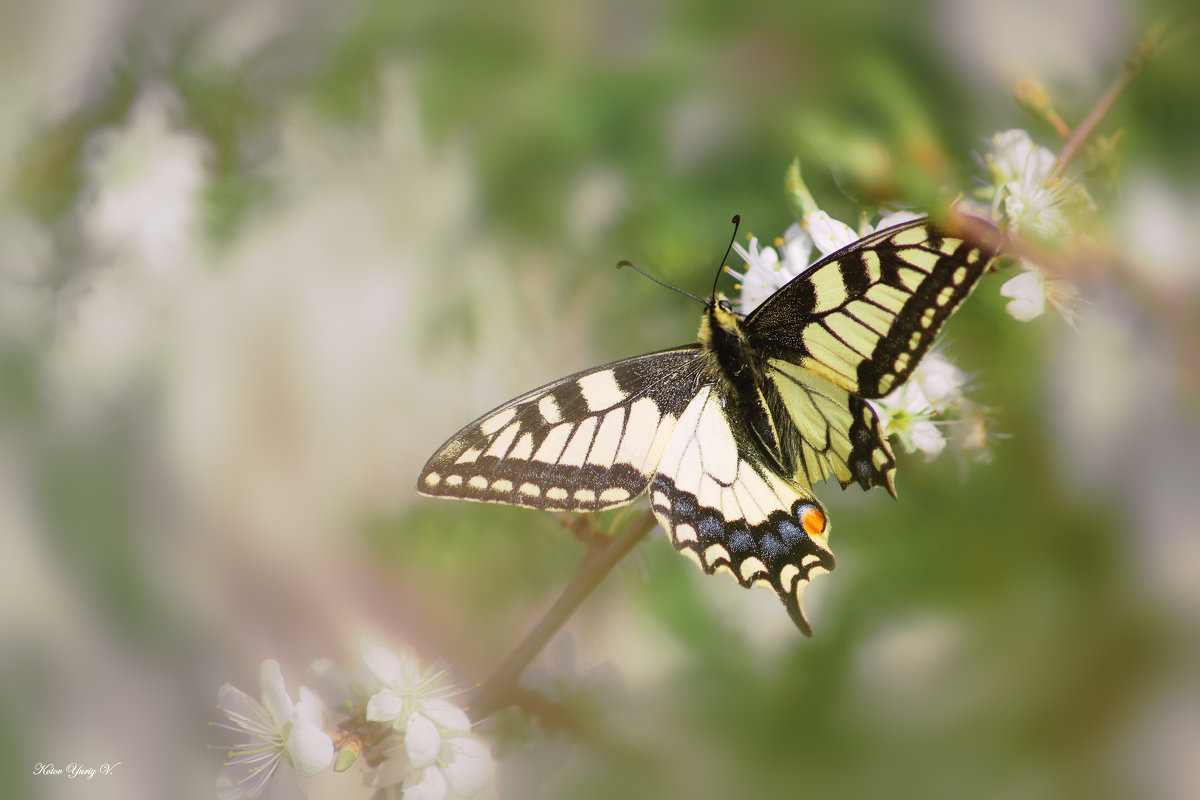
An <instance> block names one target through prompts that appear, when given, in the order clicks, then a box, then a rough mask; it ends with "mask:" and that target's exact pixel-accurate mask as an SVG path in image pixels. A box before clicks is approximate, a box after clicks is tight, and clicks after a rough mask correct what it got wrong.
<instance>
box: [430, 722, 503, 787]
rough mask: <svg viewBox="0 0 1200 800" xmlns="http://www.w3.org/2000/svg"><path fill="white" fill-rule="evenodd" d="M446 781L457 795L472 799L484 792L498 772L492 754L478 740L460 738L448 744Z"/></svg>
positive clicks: (445, 768) (445, 769)
mask: <svg viewBox="0 0 1200 800" xmlns="http://www.w3.org/2000/svg"><path fill="white" fill-rule="evenodd" d="M447 749H448V750H449V751H450V753H449V755H448V756H447V757H446V759H445V760H446V766H445V767H443V768H442V769H443V771H444V772H445V773H446V780H447V781H448V782H449V783H450V788H451V789H453V790H454V792H455V793H456V794H459V795H462V796H463V797H471V796H473V795H476V794H479V793H480V792H482V791H483V790H484V789H485V788H486V787H487V785H488V784H489V783H491V782H492V777H493V775H495V772H496V765H495V763H494V762H493V761H492V753H491V751H490V750H488V747H487V745H486V744H484V743H483V742H481V741H479V740H478V739H473V738H468V737H466V736H460V737H458V738H457V739H451V740H450V741H449V742H448V743H447Z"/></svg>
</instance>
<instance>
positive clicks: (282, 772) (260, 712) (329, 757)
mask: <svg viewBox="0 0 1200 800" xmlns="http://www.w3.org/2000/svg"><path fill="white" fill-rule="evenodd" d="M260 680H261V683H262V702H261V703H259V702H257V701H255V700H254V699H253V698H252V697H250V696H249V695H247V694H246V693H245V692H243V691H241V690H240V689H237V688H235V687H233V686H232V685H230V684H228V683H227V684H225V685H224V686H222V687H221V690H220V692H219V694H218V700H219V702H218V704H217V707H218V708H219V709H221V712H222V713H224V714H225V717H226V719H227V720H228V722H225V723H213V724H215V725H216V726H217V727H221V728H225V729H226V730H231V731H235V732H236V733H238V734H241V735H242V736H243V737H247V738H244V739H243V740H242V741H240V742H239V743H237V744H235V745H234V746H233V747H230V748H229V751H228V756H227V759H226V761H225V767H224V769H222V770H221V775H220V777H219V778H217V796H218V797H220V798H222V800H226V799H229V800H233V798H242V797H245V798H264V797H278V798H294V797H303V796H304V795H305V792H304V785H303V783H301V780H300V779H302V778H309V777H312V776H313V775H316V774H317V773H318V772H321V771H323V770H325V769H327V768H328V767H329V765H330V764H331V763H332V762H333V740H332V739H331V738H330V737H329V736H328V735H327V734H326V733H325V732H324V731H323V730H322V729H321V722H322V721H323V717H324V708H323V707H322V706H321V702H320V700H319V699H318V698H317V696H316V695H315V694H314V693H312V692H311V691H309V690H308V689H307V688H305V687H301V688H300V699H299V701H298V702H293V701H292V698H291V697H289V696H288V693H287V688H286V687H285V686H284V683H283V672H282V670H280V668H279V662H278V661H276V660H275V659H273V658H269V659H267V660H266V661H264V662H263V663H262V667H261V670H260Z"/></svg>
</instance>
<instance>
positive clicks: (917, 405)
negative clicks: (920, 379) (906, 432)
mask: <svg viewBox="0 0 1200 800" xmlns="http://www.w3.org/2000/svg"><path fill="white" fill-rule="evenodd" d="M900 397H901V398H902V399H903V401H904V411H905V413H907V414H910V415H912V416H921V415H922V414H928V413H930V412H931V411H933V404H932V403H930V402H929V398H928V397H926V396H925V392H923V391H922V390H921V384H919V383H917V382H916V381H909V382H908V383H906V384H904V385H903V386H901V387H900Z"/></svg>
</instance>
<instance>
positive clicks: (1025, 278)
mask: <svg viewBox="0 0 1200 800" xmlns="http://www.w3.org/2000/svg"><path fill="white" fill-rule="evenodd" d="M1000 294H1001V295H1002V296H1003V297H1011V298H1012V302H1011V303H1009V304H1008V305H1007V306H1005V310H1006V311H1007V312H1008V313H1009V316H1011V317H1012V318H1013V319H1016V320H1018V321H1020V322H1029V321H1030V320H1031V319H1034V318H1035V317H1038V316H1041V314H1042V312H1043V311H1045V309H1046V291H1045V281H1044V280H1043V279H1042V274H1041V273H1040V272H1038V271H1037V270H1026V271H1025V272H1022V273H1021V274H1020V275H1017V276H1016V277H1015V278H1010V279H1009V280H1008V281H1006V282H1005V283H1004V285H1003V286H1001V287H1000Z"/></svg>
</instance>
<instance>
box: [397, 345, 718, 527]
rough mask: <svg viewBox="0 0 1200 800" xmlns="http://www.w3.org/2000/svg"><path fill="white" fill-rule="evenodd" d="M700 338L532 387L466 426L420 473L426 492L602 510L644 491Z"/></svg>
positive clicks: (685, 393) (688, 387) (679, 405)
mask: <svg viewBox="0 0 1200 800" xmlns="http://www.w3.org/2000/svg"><path fill="white" fill-rule="evenodd" d="M699 354H700V350H699V348H698V346H695V345H692V346H689V347H681V348H675V349H672V350H664V351H661V352H658V353H651V354H648V355H644V356H638V357H636V358H630V359H626V360H625V361H617V362H614V363H612V364H605V365H604V366H601V367H596V368H595V369H590V370H585V371H583V372H578V373H576V374H574V375H570V376H568V377H566V378H562V379H560V380H557V381H554V382H553V383H550V384H547V385H545V386H542V387H540V388H538V389H534V390H533V391H531V392H527V393H526V394H524V395H521V396H520V397H518V398H516V399H515V400H512V401H510V402H508V403H505V404H504V405H502V406H500V407H499V408H496V409H493V410H492V411H489V412H488V413H487V414H484V415H483V416H482V417H480V418H479V419H477V420H475V421H474V422H472V423H471V424H470V425H467V426H466V427H465V428H463V429H462V430H461V431H459V432H458V433H456V434H454V436H452V437H450V439H449V440H448V441H447V442H446V443H445V444H443V445H442V447H441V448H439V450H438V452H437V453H435V454H434V455H433V457H432V458H430V459H429V461H428V463H426V464H425V467H424V469H422V470H421V474H420V477H419V478H418V479H417V489H418V490H419V491H420V492H421V493H422V494H427V495H431V496H436V497H454V498H459V499H463V500H479V501H484V502H495V503H509V504H512V505H520V506H526V507H529V508H540V509H547V510H559V511H597V510H600V509H604V508H611V507H613V506H618V505H622V504H624V503H628V502H629V501H630V500H632V499H633V498H635V497H637V496H638V495H639V494H641V493H642V492H644V491H645V489H646V485H647V484H648V483H649V481H650V477H651V475H652V474H653V472H654V468H655V467H656V466H657V464H658V459H659V457H660V456H661V454H662V451H663V449H664V448H665V447H666V443H667V439H668V437H669V436H670V434H671V431H672V429H673V427H674V424H675V421H676V419H677V418H678V415H679V413H680V412H681V411H682V410H683V408H684V407H685V406H686V405H687V403H688V401H689V400H690V399H691V397H692V394H694V391H695V389H694V384H695V381H694V380H688V377H689V376H693V377H694V376H695V374H696V372H697V369H698V356H699Z"/></svg>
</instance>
